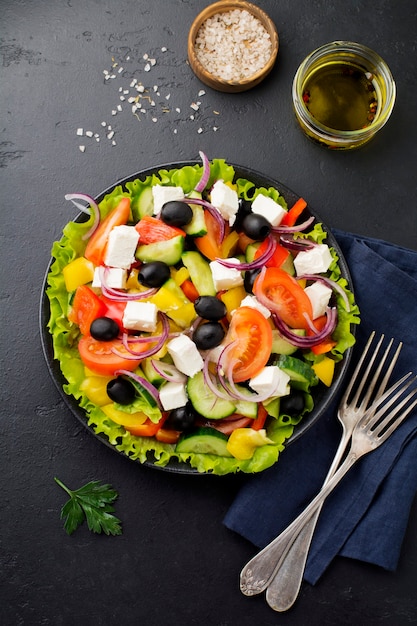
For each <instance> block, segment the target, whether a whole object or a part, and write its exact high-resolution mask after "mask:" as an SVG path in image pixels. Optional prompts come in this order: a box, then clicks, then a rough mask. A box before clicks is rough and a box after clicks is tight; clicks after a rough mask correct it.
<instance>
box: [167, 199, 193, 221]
mask: <svg viewBox="0 0 417 626" xmlns="http://www.w3.org/2000/svg"><path fill="white" fill-rule="evenodd" d="M192 219H193V211H192V209H191V207H190V206H189V205H188V204H187V203H186V202H180V201H179V200H170V201H169V202H165V204H164V205H163V206H162V209H161V220H162V221H163V222H165V224H168V225H169V226H186V225H187V224H189V223H190V222H191V220H192Z"/></svg>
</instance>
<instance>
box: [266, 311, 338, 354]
mask: <svg viewBox="0 0 417 626" xmlns="http://www.w3.org/2000/svg"><path fill="white" fill-rule="evenodd" d="M326 316H327V320H326V324H325V325H324V327H323V329H322V330H321V331H320V332H318V333H317V334H316V335H314V336H312V337H300V336H299V335H296V334H295V333H293V332H292V330H291V329H290V328H289V327H288V326H287V324H285V322H283V321H282V319H281V318H280V317H279V316H278V315H277V314H276V313H272V319H273V320H274V324H275V326H276V328H277V329H278V330H279V332H280V333H281V335H282V336H283V337H285V339H287V340H288V341H289V342H290V343H291V344H292V345H293V346H296V347H297V348H311V347H312V346H315V345H317V344H319V343H321V342H322V341H323V339H325V338H326V337H328V336H329V335H331V334H332V333H333V331H334V329H335V328H336V324H337V309H336V307H332V308H330V307H327V310H326Z"/></svg>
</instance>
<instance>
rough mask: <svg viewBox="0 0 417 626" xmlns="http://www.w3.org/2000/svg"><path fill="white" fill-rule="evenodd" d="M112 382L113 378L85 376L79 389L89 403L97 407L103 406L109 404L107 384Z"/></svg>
mask: <svg viewBox="0 0 417 626" xmlns="http://www.w3.org/2000/svg"><path fill="white" fill-rule="evenodd" d="M111 380H113V376H96V375H94V374H93V375H92V376H87V377H86V378H84V380H83V382H82V383H81V385H80V389H81V391H82V392H83V393H85V395H86V396H87V398H88V399H89V400H91V402H93V403H94V404H96V405H97V406H103V405H104V404H108V403H109V402H111V399H110V398H109V396H108V395H107V383H109V382H110V381H111Z"/></svg>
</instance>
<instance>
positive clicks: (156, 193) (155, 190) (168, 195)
mask: <svg viewBox="0 0 417 626" xmlns="http://www.w3.org/2000/svg"><path fill="white" fill-rule="evenodd" d="M152 196H153V212H154V215H156V214H158V213H159V211H160V210H161V209H162V207H163V206H164V204H165V202H170V201H171V200H182V199H183V198H184V190H183V188H182V187H173V186H165V187H164V186H163V185H154V186H153V187H152Z"/></svg>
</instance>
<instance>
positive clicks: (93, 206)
mask: <svg viewBox="0 0 417 626" xmlns="http://www.w3.org/2000/svg"><path fill="white" fill-rule="evenodd" d="M65 200H70V201H71V202H72V203H73V204H74V205H75V206H76V207H77V209H79V210H80V211H82V212H83V213H86V214H87V215H89V216H90V217H91V215H92V216H93V224H92V226H91V228H90V229H89V230H88V231H87V232H86V233H84V235H83V236H82V237H81V239H82V240H83V241H84V240H85V239H88V238H89V237H91V235H92V234H93V233H94V232H95V231H96V230H97V227H98V225H99V223H100V211H99V208H98V206H97V203H96V201H95V200H94V198H92V197H91V196H88V195H87V194H85V193H67V194H66V195H65ZM77 200H83V201H84V202H87V204H89V205H90V211H89V210H88V209H87V207H85V206H84V205H83V204H80V203H79V202H77Z"/></svg>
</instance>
